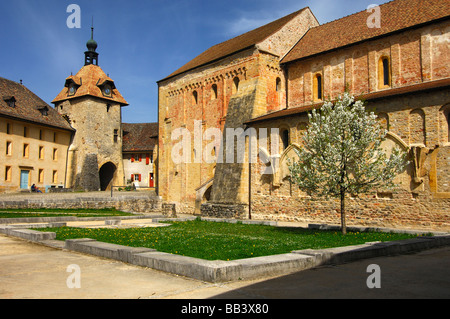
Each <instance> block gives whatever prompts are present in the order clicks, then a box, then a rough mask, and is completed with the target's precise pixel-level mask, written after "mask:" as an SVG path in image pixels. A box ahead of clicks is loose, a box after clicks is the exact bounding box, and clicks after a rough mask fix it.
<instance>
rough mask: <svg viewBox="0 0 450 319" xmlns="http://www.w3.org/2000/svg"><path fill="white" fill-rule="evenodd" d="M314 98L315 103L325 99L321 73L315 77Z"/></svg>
mask: <svg viewBox="0 0 450 319" xmlns="http://www.w3.org/2000/svg"><path fill="white" fill-rule="evenodd" d="M313 97H314V101H321V100H322V98H323V80H322V74H320V73H317V74H315V75H314V81H313Z"/></svg>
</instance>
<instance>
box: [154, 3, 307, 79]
mask: <svg viewBox="0 0 450 319" xmlns="http://www.w3.org/2000/svg"><path fill="white" fill-rule="evenodd" d="M305 9H307V8H303V9H301V10H299V11H296V12H294V13H291V14H289V15H287V16H285V17H283V18H280V19H278V20H276V21H273V22H271V23H269V24H266V25H264V26H262V27H259V28H257V29H254V30H252V31H249V32H247V33H244V34H242V35H240V36H237V37H235V38H232V39H230V40H228V41H225V42H222V43H219V44H217V45H214V46H212V47H211V48H209V49H208V50H206V51H205V52H203V53H201V54H200V55H199V56H197V57H196V58H194V59H193V60H191V61H189V62H188V63H186V64H185V65H184V66H182V67H181V68H179V69H178V70H176V71H175V72H173V73H172V74H170V75H169V76H167V77H166V78H164V79H162V80H160V81H158V82H161V81H164V80H166V79H169V78H171V77H173V76H176V75H178V74H181V73H184V72H187V71H189V70H192V69H195V68H197V67H199V66H202V65H205V64H208V63H211V62H214V61H217V60H219V59H222V58H224V57H226V56H229V55H231V54H233V53H236V52H239V51H242V50H245V49H247V48H250V47H252V46H254V45H256V44H258V43H260V42H262V41H264V40H265V39H267V38H268V37H269V36H271V35H272V34H274V33H275V32H277V31H278V30H280V29H281V28H282V27H283V26H284V25H286V24H287V23H288V22H289V21H291V20H292V19H293V18H295V17H296V16H297V15H298V14H300V13H301V12H302V11H303V10H305Z"/></svg>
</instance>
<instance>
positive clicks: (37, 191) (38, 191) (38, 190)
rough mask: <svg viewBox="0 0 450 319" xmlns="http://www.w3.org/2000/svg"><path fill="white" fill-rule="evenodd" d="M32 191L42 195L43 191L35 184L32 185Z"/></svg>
mask: <svg viewBox="0 0 450 319" xmlns="http://www.w3.org/2000/svg"><path fill="white" fill-rule="evenodd" d="M31 191H32V192H33V193H42V192H41V190H40V189H39V188H37V187H36V185H35V184H33V185H31Z"/></svg>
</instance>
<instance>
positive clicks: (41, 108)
mask: <svg viewBox="0 0 450 319" xmlns="http://www.w3.org/2000/svg"><path fill="white" fill-rule="evenodd" d="M37 109H38V110H39V112H41V114H42V115H43V116H47V115H48V107H47V106H46V105H43V106H38V107H37Z"/></svg>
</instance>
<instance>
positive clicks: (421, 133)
mask: <svg viewBox="0 0 450 319" xmlns="http://www.w3.org/2000/svg"><path fill="white" fill-rule="evenodd" d="M409 134H410V144H416V145H417V144H419V145H426V130H425V113H424V112H423V111H422V110H421V109H415V110H413V111H411V113H410V114H409Z"/></svg>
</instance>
